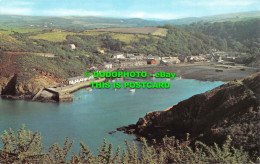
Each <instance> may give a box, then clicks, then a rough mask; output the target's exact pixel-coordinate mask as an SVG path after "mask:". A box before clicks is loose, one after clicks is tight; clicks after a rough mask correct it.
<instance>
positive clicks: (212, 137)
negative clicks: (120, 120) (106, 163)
mask: <svg viewBox="0 0 260 164" xmlns="http://www.w3.org/2000/svg"><path fill="white" fill-rule="evenodd" d="M259 95H260V72H258V73H256V74H253V75H251V76H249V77H247V78H245V79H243V80H238V81H237V80H235V81H230V82H227V83H226V84H223V85H221V86H219V87H217V88H215V89H213V90H210V91H207V92H205V93H202V94H198V95H195V96H192V97H191V98H189V99H186V100H183V101H181V102H179V103H178V104H176V105H174V106H172V107H171V108H168V109H167V110H164V111H155V112H150V113H147V114H146V116H145V117H144V118H140V119H139V120H138V122H137V123H136V124H135V125H129V126H128V127H123V128H120V129H119V130H122V129H123V130H125V131H126V132H128V133H135V134H138V135H141V136H144V137H147V138H149V139H153V138H155V139H161V138H162V137H164V136H165V135H167V136H176V137H178V138H183V137H184V136H186V133H190V134H191V138H192V139H194V140H195V139H199V140H202V141H204V142H206V143H207V142H209V143H212V142H213V141H214V142H217V143H221V142H222V141H223V140H224V139H225V138H226V136H227V135H231V137H232V138H233V143H234V145H237V146H244V147H245V149H248V150H258V149H259V148H260V140H259V136H260V135H259V132H260V111H259V109H260V107H259V104H260V103H259V100H260V96H259Z"/></svg>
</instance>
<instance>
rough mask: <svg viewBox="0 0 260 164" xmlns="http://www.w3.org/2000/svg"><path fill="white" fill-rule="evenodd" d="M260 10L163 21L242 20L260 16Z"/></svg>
mask: <svg viewBox="0 0 260 164" xmlns="http://www.w3.org/2000/svg"><path fill="white" fill-rule="evenodd" d="M259 17H260V11H252V12H242V13H231V14H221V15H213V16H206V17H200V18H198V17H188V18H182V19H173V20H167V21H162V23H163V24H172V25H181V24H191V23H197V22H217V21H241V20H244V19H248V18H259Z"/></svg>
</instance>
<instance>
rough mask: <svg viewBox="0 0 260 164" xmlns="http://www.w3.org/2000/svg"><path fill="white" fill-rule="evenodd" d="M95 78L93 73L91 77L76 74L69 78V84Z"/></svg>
mask: <svg viewBox="0 0 260 164" xmlns="http://www.w3.org/2000/svg"><path fill="white" fill-rule="evenodd" d="M92 79H94V76H93V75H91V76H90V77H86V76H83V75H82V76H76V77H72V78H68V81H69V84H70V85H72V84H76V83H80V82H84V81H89V80H92Z"/></svg>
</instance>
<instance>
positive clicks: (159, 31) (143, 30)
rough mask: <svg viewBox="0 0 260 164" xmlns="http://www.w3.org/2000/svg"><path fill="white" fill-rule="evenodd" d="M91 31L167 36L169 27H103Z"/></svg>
mask: <svg viewBox="0 0 260 164" xmlns="http://www.w3.org/2000/svg"><path fill="white" fill-rule="evenodd" d="M89 31H103V32H117V33H131V34H149V33H151V34H152V35H159V36H166V34H167V29H164V28H157V27H133V28H103V29H95V30H89Z"/></svg>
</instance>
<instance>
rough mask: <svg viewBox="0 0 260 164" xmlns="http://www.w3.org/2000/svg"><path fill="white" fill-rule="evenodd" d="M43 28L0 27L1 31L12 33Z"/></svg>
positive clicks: (7, 33)
mask: <svg viewBox="0 0 260 164" xmlns="http://www.w3.org/2000/svg"><path fill="white" fill-rule="evenodd" d="M42 30H43V29H42V28H0V33H1V34H6V35H10V34H13V31H14V32H19V33H28V32H35V31H42Z"/></svg>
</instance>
